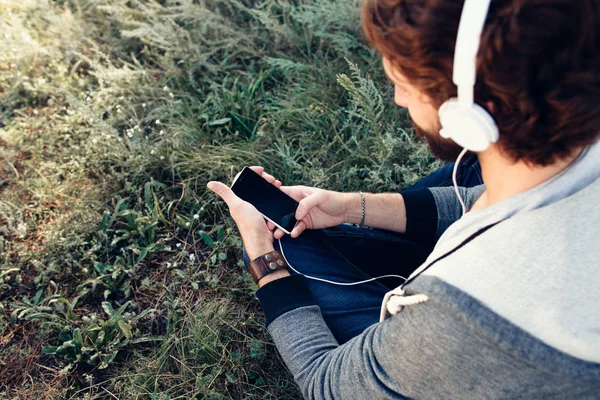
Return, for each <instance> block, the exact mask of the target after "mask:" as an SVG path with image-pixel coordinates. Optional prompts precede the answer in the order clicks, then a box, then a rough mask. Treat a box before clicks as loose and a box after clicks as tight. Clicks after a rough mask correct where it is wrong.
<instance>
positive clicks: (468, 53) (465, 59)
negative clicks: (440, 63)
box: [452, 0, 491, 106]
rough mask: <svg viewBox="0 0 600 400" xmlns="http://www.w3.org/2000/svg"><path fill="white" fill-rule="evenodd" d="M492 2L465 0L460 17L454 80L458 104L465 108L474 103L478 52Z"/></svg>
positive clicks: (455, 50) (453, 72)
mask: <svg viewBox="0 0 600 400" xmlns="http://www.w3.org/2000/svg"><path fill="white" fill-rule="evenodd" d="M490 2H491V0H465V4H464V6H463V10H462V14H461V16H460V23H459V26H458V35H457V37H456V48H455V49H454V67H453V71H452V80H453V82H454V84H455V85H456V86H457V88H458V102H459V103H460V104H461V105H464V106H471V105H472V104H473V103H474V94H473V91H474V87H475V80H476V77H477V74H476V66H477V51H478V50H479V42H480V41H481V33H482V32H483V26H484V24H485V20H486V17H487V14H488V10H489V8H490Z"/></svg>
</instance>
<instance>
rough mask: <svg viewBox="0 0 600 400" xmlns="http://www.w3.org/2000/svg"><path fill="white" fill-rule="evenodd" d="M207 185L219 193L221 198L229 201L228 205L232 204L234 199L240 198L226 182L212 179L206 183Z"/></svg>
mask: <svg viewBox="0 0 600 400" xmlns="http://www.w3.org/2000/svg"><path fill="white" fill-rule="evenodd" d="M206 187H207V188H209V189H210V190H212V191H213V192H215V193H216V194H218V195H219V197H220V198H222V199H223V201H225V203H227V205H229V206H231V205H232V203H233V202H234V201H236V200H237V199H238V197H237V196H236V195H235V193H233V191H232V190H231V189H230V188H229V186H227V185H225V184H224V183H221V182H217V181H211V182H208V183H207V184H206Z"/></svg>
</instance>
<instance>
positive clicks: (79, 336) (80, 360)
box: [44, 301, 159, 369]
mask: <svg viewBox="0 0 600 400" xmlns="http://www.w3.org/2000/svg"><path fill="white" fill-rule="evenodd" d="M130 304H131V302H130V301H128V302H127V303H125V304H123V305H122V306H121V307H119V309H118V310H117V311H115V310H114V309H113V308H112V306H111V305H110V303H109V302H103V303H102V309H103V310H104V312H105V313H106V315H107V316H108V319H101V318H98V317H96V316H95V315H94V314H92V315H91V316H90V317H88V316H83V317H81V326H79V327H77V328H72V329H70V330H63V331H61V332H60V333H59V334H58V339H57V341H58V342H59V344H58V345H56V346H48V347H44V353H46V354H51V355H55V356H57V357H59V358H63V359H65V360H66V361H68V362H69V364H68V365H80V364H83V365H91V366H94V365H98V368H99V369H104V368H106V367H108V365H109V364H110V363H111V362H112V361H113V360H114V359H115V357H116V356H117V354H118V353H119V350H121V349H122V348H124V347H126V346H127V345H129V344H135V343H142V342H148V341H153V340H159V339H158V338H154V337H148V336H142V337H137V338H135V336H139V330H138V329H135V324H136V322H138V321H139V320H140V319H141V318H143V317H144V316H146V315H147V314H148V313H151V312H154V311H155V310H154V309H146V310H144V311H143V312H141V313H140V314H138V315H134V314H132V313H126V312H125V311H126V310H127V308H128V307H129V305H130Z"/></svg>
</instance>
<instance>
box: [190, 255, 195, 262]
mask: <svg viewBox="0 0 600 400" xmlns="http://www.w3.org/2000/svg"><path fill="white" fill-rule="evenodd" d="M195 259H196V255H195V254H194V253H192V254H190V261H194V260H195Z"/></svg>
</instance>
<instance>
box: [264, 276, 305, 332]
mask: <svg viewBox="0 0 600 400" xmlns="http://www.w3.org/2000/svg"><path fill="white" fill-rule="evenodd" d="M256 297H258V300H259V301H260V305H261V306H262V309H263V311H264V313H265V318H266V325H267V326H269V324H270V323H271V322H272V321H273V320H274V319H275V318H277V317H279V316H280V315H282V314H285V313H286V312H288V311H291V310H293V309H295V308H300V307H305V306H313V305H317V302H316V301H315V300H314V299H313V297H312V295H311V294H310V291H309V290H308V285H307V283H306V278H305V277H303V276H302V275H291V276H286V277H285V278H280V279H277V280H274V281H272V282H269V283H267V284H266V285H264V286H263V287H261V288H260V289H258V291H257V292H256Z"/></svg>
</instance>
